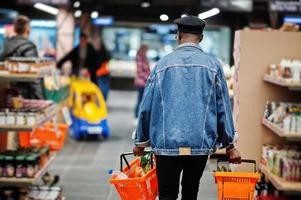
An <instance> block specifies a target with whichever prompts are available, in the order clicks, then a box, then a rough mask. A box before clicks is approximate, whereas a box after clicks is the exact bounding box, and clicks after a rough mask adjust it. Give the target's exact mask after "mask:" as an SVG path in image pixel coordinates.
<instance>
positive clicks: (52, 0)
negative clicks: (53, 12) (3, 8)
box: [17, 0, 69, 5]
mask: <svg viewBox="0 0 301 200" xmlns="http://www.w3.org/2000/svg"><path fill="white" fill-rule="evenodd" d="M17 2H18V3H19V4H28V5H33V4H35V3H45V4H49V5H66V4H68V2H69V1H68V0H17Z"/></svg>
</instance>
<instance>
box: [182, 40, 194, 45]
mask: <svg viewBox="0 0 301 200" xmlns="http://www.w3.org/2000/svg"><path fill="white" fill-rule="evenodd" d="M187 43H190V44H199V42H196V41H195V40H182V41H180V42H179V45H181V44H187Z"/></svg>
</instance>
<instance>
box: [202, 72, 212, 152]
mask: <svg viewBox="0 0 301 200" xmlns="http://www.w3.org/2000/svg"><path fill="white" fill-rule="evenodd" d="M213 78H214V75H213ZM213 86H214V81H213V83H212V84H211V87H210V92H209V97H208V99H207V105H206V111H205V117H204V120H203V131H202V132H203V133H204V131H205V124H206V120H207V113H208V109H209V102H210V99H211V94H212V88H213ZM203 133H202V134H203ZM204 140H205V135H204V134H203V140H202V148H203V146H204Z"/></svg>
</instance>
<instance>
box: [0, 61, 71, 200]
mask: <svg viewBox="0 0 301 200" xmlns="http://www.w3.org/2000/svg"><path fill="white" fill-rule="evenodd" d="M54 64H55V63H54V62H53V61H52V60H49V59H39V58H9V59H7V60H6V61H5V62H3V63H0V66H2V67H1V71H0V80H1V82H4V83H3V85H7V86H9V87H5V88H4V89H3V90H2V91H3V94H4V98H3V99H2V101H1V108H0V133H1V134H3V135H8V136H9V135H11V134H13V137H8V136H7V137H6V143H4V144H8V145H9V144H10V145H13V146H14V144H15V146H14V148H12V149H10V150H6V151H3V150H1V152H0V186H4V187H1V188H0V199H1V200H2V199H10V200H20V199H22V200H23V199H45V200H46V199H49V200H50V199H53V200H61V199H62V198H61V189H60V188H48V189H47V188H42V187H40V186H41V185H39V186H38V187H37V188H30V189H29V190H28V186H33V185H36V184H41V179H43V177H44V176H45V174H46V173H47V171H48V167H49V166H50V165H51V164H52V162H53V161H54V159H55V154H54V153H53V151H54V150H56V151H57V150H60V149H62V147H63V143H64V141H65V135H66V130H67V129H66V128H65V126H64V127H63V126H62V125H58V123H57V121H56V115H57V108H56V104H55V103H54V102H53V101H51V100H42V99H39V100H37V99H24V98H23V97H22V95H21V93H20V91H19V88H16V87H14V85H10V82H11V81H21V82H23V81H24V82H35V81H36V80H37V78H42V77H44V76H48V75H52V74H53V69H54V67H55V65H54ZM50 121H53V123H52V124H51V123H49V122H50ZM41 128H43V131H41ZM8 131H19V132H18V133H16V134H15V133H14V132H8ZM7 132H8V134H6V133H7ZM41 132H43V133H45V134H43V136H42V137H41ZM46 140H47V142H46Z"/></svg>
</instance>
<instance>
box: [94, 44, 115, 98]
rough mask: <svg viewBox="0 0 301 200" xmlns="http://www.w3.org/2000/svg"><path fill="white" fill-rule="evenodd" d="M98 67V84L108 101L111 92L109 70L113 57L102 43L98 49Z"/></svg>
mask: <svg viewBox="0 0 301 200" xmlns="http://www.w3.org/2000/svg"><path fill="white" fill-rule="evenodd" d="M97 58H98V63H99V64H98V66H99V68H98V69H97V71H96V75H97V84H98V87H99V88H100V90H101V92H102V94H103V96H104V98H105V100H106V101H107V99H108V94H109V90H110V69H109V61H110V59H111V55H110V53H109V52H108V50H107V49H106V47H105V45H104V43H103V42H102V41H100V45H99V49H98V56H97Z"/></svg>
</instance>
